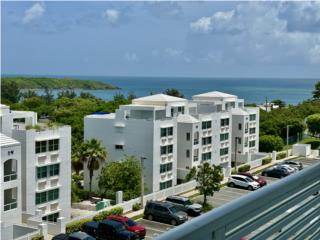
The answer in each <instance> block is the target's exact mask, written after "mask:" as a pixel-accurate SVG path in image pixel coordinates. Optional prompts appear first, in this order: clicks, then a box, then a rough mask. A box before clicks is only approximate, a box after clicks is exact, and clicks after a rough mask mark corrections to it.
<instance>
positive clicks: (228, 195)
mask: <svg viewBox="0 0 320 240" xmlns="http://www.w3.org/2000/svg"><path fill="white" fill-rule="evenodd" d="M295 160H296V161H299V162H301V163H302V164H303V166H304V169H305V168H308V167H311V166H312V165H314V164H317V163H319V162H320V159H306V158H298V159H295ZM302 171H303V170H302ZM263 178H265V179H266V181H267V184H268V185H270V184H272V183H273V182H275V181H279V179H277V178H272V177H263ZM248 193H250V191H248V190H246V189H240V188H231V187H227V186H226V187H223V188H222V189H221V190H220V191H219V192H216V193H215V194H214V196H213V197H210V196H209V197H208V203H210V204H211V205H212V206H213V207H214V208H217V207H220V206H222V205H224V204H226V203H228V202H231V201H233V200H235V199H237V198H239V197H241V196H243V195H245V194H248ZM192 200H193V201H194V202H202V201H203V196H197V197H195V198H193V199H192ZM137 222H138V223H139V224H141V225H143V226H145V228H146V229H147V235H146V238H145V239H146V240H150V239H154V238H155V237H156V236H158V235H160V234H162V233H164V232H166V231H168V230H170V229H172V228H174V226H172V225H168V224H164V223H159V222H155V221H149V220H146V219H140V220H138V221H137Z"/></svg>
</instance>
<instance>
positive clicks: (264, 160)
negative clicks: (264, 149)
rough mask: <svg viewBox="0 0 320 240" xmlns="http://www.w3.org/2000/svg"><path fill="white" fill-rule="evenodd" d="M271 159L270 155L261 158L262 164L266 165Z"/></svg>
mask: <svg viewBox="0 0 320 240" xmlns="http://www.w3.org/2000/svg"><path fill="white" fill-rule="evenodd" d="M271 161H272V157H266V158H264V159H262V165H266V164H268V163H271Z"/></svg>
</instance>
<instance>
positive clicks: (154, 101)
mask: <svg viewBox="0 0 320 240" xmlns="http://www.w3.org/2000/svg"><path fill="white" fill-rule="evenodd" d="M174 102H187V99H184V98H178V97H173V96H169V95H166V94H162V93H160V94H155V95H150V96H146V97H141V98H136V99H133V100H132V104H134V105H135V104H136V105H140V104H142V105H160V106H163V105H166V104H168V103H174Z"/></svg>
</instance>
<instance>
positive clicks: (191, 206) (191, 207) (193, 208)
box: [166, 196, 202, 216]
mask: <svg viewBox="0 0 320 240" xmlns="http://www.w3.org/2000/svg"><path fill="white" fill-rule="evenodd" d="M166 201H167V202H170V203H172V204H173V205H174V206H176V207H177V208H178V209H179V210H181V211H183V212H185V213H187V214H189V215H193V216H195V215H196V216H197V215H200V213H201V210H202V206H201V205H200V204H198V203H192V202H191V201H190V199H189V198H187V197H181V196H169V197H167V198H166Z"/></svg>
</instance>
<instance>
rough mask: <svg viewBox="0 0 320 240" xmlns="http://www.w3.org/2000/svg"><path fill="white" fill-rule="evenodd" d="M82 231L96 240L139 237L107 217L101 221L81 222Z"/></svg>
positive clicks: (134, 239) (133, 238) (131, 239)
mask: <svg viewBox="0 0 320 240" xmlns="http://www.w3.org/2000/svg"><path fill="white" fill-rule="evenodd" d="M82 231H85V232H86V233H88V234H90V235H91V236H92V237H94V238H96V239H97V240H136V239H139V236H138V235H137V234H135V233H133V232H129V231H127V230H126V229H125V227H124V226H123V225H122V224H121V223H119V222H117V221H113V220H109V219H107V220H103V221H102V222H87V223H85V224H83V226H82Z"/></svg>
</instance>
